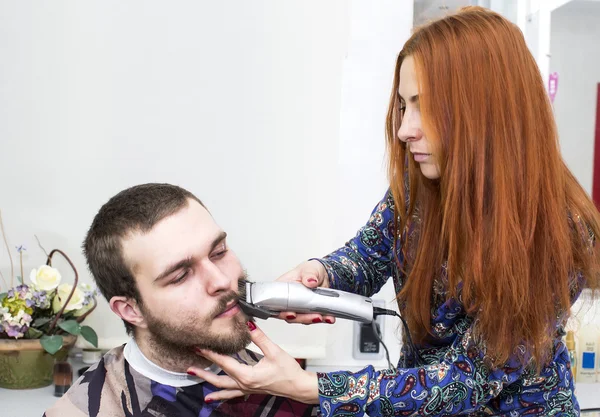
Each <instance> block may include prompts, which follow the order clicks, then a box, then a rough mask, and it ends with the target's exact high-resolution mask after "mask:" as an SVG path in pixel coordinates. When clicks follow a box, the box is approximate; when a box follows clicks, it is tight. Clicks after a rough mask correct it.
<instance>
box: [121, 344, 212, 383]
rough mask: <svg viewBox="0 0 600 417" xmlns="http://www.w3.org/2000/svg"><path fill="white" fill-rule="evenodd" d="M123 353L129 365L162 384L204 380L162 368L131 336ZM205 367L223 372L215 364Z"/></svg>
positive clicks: (210, 370)
mask: <svg viewBox="0 0 600 417" xmlns="http://www.w3.org/2000/svg"><path fill="white" fill-rule="evenodd" d="M123 355H124V356H125V359H126V360H127V362H129V366H131V367H132V368H133V369H135V370H136V371H138V372H139V373H140V374H142V375H144V376H145V377H146V378H150V379H151V380H153V381H156V382H158V383H160V384H164V385H169V386H171V387H189V386H190V385H196V384H199V383H201V382H204V380H203V379H201V378H198V377H196V376H192V375H188V374H184V373H181V372H172V371H168V370H166V369H164V368H161V367H160V366H158V365H157V364H155V363H154V362H152V361H151V360H150V359H148V358H147V357H146V356H144V354H143V353H142V351H141V350H140V347H139V346H138V344H137V343H136V342H135V340H134V339H133V338H131V339H130V340H129V341H128V342H127V344H126V345H125V349H124V350H123ZM205 369H206V370H207V371H209V372H212V373H215V374H218V373H219V372H221V369H220V368H219V367H218V366H217V365H215V364H213V365H211V366H209V367H208V368H205Z"/></svg>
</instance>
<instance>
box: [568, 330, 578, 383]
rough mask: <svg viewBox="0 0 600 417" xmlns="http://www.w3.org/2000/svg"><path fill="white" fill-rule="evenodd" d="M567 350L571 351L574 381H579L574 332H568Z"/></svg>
mask: <svg viewBox="0 0 600 417" xmlns="http://www.w3.org/2000/svg"><path fill="white" fill-rule="evenodd" d="M567 350H568V351H569V360H570V361H571V374H573V380H574V381H576V380H577V352H576V350H575V334H574V333H573V331H572V330H569V331H568V332H567Z"/></svg>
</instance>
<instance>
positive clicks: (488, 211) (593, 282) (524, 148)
mask: <svg viewBox="0 0 600 417" xmlns="http://www.w3.org/2000/svg"><path fill="white" fill-rule="evenodd" d="M409 55H410V56H412V57H413V58H414V61H415V68H416V72H417V79H418V81H419V99H420V105H421V117H422V123H423V131H424V133H425V135H426V137H427V138H428V139H429V140H430V141H431V142H432V143H433V144H434V147H435V151H434V152H435V154H436V157H437V159H438V161H439V163H440V172H441V177H440V179H439V180H437V181H431V180H428V179H426V178H425V177H424V176H423V175H422V174H421V173H420V170H419V166H418V165H417V164H416V163H415V162H414V161H413V160H412V158H407V154H406V146H405V144H404V143H402V142H401V141H399V140H398V138H397V132H398V129H399V127H400V124H401V121H402V120H401V118H402V114H401V112H400V102H399V98H398V94H397V91H398V85H399V70H400V66H401V65H402V62H403V59H404V58H405V57H407V56H409ZM386 135H387V144H388V155H389V178H390V184H391V190H392V193H393V196H394V200H395V203H396V207H397V212H398V216H399V218H398V222H397V232H398V233H397V235H398V237H400V236H403V235H406V232H407V231H408V230H409V229H410V230H414V231H415V232H414V233H413V234H412V236H415V237H413V238H410V239H408V238H407V239H401V241H400V245H401V246H402V252H403V253H404V255H405V257H406V258H405V262H404V264H403V265H402V268H403V269H404V271H405V272H406V274H407V277H406V280H405V284H404V287H403V289H402V290H401V292H400V293H399V294H398V300H399V303H400V305H401V308H402V309H403V311H404V314H405V315H406V316H407V318H408V319H409V323H410V327H411V330H412V331H413V332H414V333H415V335H416V339H417V340H420V341H424V340H425V339H426V338H427V332H431V330H430V329H431V318H432V317H431V307H432V306H431V296H430V295H431V294H432V288H433V285H434V282H435V280H436V279H440V275H441V271H442V264H443V263H444V262H447V268H446V270H447V278H448V297H457V296H458V295H459V294H458V288H461V294H460V296H461V298H462V302H463V304H464V306H465V308H466V311H467V313H468V314H470V315H472V316H473V317H475V318H476V326H475V330H476V333H477V335H479V336H480V337H482V338H483V340H484V341H485V343H486V346H487V349H488V354H490V355H491V356H492V357H493V358H495V362H496V363H497V364H502V363H504V361H505V360H507V359H508V357H509V356H510V355H511V354H512V353H513V350H514V349H515V347H516V346H517V345H519V344H523V343H525V345H526V347H527V349H528V351H529V353H530V354H531V355H532V356H533V357H534V358H535V359H536V360H537V361H538V365H541V363H542V362H543V361H545V360H547V359H548V354H549V353H550V347H551V346H552V345H551V340H552V338H553V337H555V332H556V325H557V316H558V315H559V314H560V313H561V312H563V313H565V314H568V312H569V309H570V306H571V299H570V292H569V285H570V281H569V280H570V279H575V273H576V271H581V272H582V273H583V275H584V277H585V280H586V281H585V285H586V286H587V287H590V288H598V287H599V286H600V279H599V275H598V272H599V270H598V256H597V253H596V251H595V250H594V249H593V248H592V247H591V246H590V238H589V234H588V233H587V230H588V228H589V230H590V231H591V232H593V233H595V234H598V233H599V232H600V215H599V213H598V211H597V210H596V208H595V206H594V204H593V202H592V201H591V199H590V198H589V196H588V195H587V194H586V192H585V191H584V190H583V188H582V187H581V186H580V184H579V183H578V182H577V180H576V179H575V177H574V176H573V175H572V174H571V172H570V171H569V169H568V168H567V167H566V165H565V163H564V161H563V160H562V157H561V155H560V151H559V143H558V135H557V130H556V126H555V122H554V117H553V114H552V108H551V105H550V102H549V100H548V97H547V94H546V90H545V88H544V83H543V80H542V77H541V75H540V72H539V69H538V67H537V65H536V63H535V60H534V59H533V57H532V55H531V53H530V52H529V50H528V48H527V45H526V43H525V40H524V38H523V35H522V33H521V31H520V30H519V29H518V27H516V26H515V25H514V24H512V23H511V22H510V21H508V20H507V19H505V18H504V17H502V16H501V15H499V14H497V13H493V12H491V11H489V10H486V9H483V8H480V7H467V8H463V9H461V11H460V12H458V13H457V14H454V15H451V16H448V17H445V18H443V19H441V20H438V21H435V22H432V23H430V24H428V25H426V26H424V27H421V28H419V29H417V30H416V31H415V32H414V33H413V35H412V36H411V38H410V39H409V40H408V41H407V42H406V44H405V46H404V48H403V49H402V51H401V52H400V54H399V57H398V60H397V63H396V71H395V78H394V86H393V90H392V96H391V101H390V106H389V110H388V115H387V121H386ZM406 175H407V177H408V183H409V190H410V191H409V193H410V195H409V196H406V195H405V194H406V192H405V181H406V177H405V176H406ZM407 197H410V198H409V201H410V204H409V206H408V210H404V207H405V202H406V199H407ZM571 219H572V220H571Z"/></svg>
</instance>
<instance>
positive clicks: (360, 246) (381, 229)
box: [317, 190, 396, 297]
mask: <svg viewBox="0 0 600 417" xmlns="http://www.w3.org/2000/svg"><path fill="white" fill-rule="evenodd" d="M394 218H395V207H394V199H393V197H392V193H391V191H390V190H388V191H387V192H386V193H385V196H384V197H383V199H382V200H381V201H380V202H379V203H378V204H377V206H376V207H375V209H374V210H373V211H372V213H371V216H370V218H369V221H368V222H367V223H366V224H365V225H364V226H363V227H361V228H360V229H359V231H358V233H357V234H356V236H355V237H354V238H352V239H350V240H349V241H348V242H347V243H346V244H345V245H344V246H343V247H341V248H340V249H338V250H336V251H334V252H332V253H330V254H329V255H327V256H325V257H323V258H321V259H317V260H318V261H319V262H321V263H322V264H323V266H324V267H325V269H326V271H327V274H328V278H329V287H331V288H335V289H339V290H343V291H349V292H353V293H355V294H361V295H364V296H367V297H370V296H372V295H373V294H375V293H376V292H378V291H379V290H380V289H381V287H382V286H383V285H384V284H385V283H386V281H387V280H388V278H389V277H390V276H392V275H393V274H394V273H395V269H396V262H395V259H394V248H393V246H394V233H395V224H394Z"/></svg>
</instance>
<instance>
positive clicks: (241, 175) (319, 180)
mask: <svg viewBox="0 0 600 417" xmlns="http://www.w3.org/2000/svg"><path fill="white" fill-rule="evenodd" d="M348 10H349V4H348V3H347V2H345V1H343V0H338V1H328V2H321V1H312V2H280V1H276V0H262V1H253V2H246V1H241V0H239V1H211V2H208V1H206V2H196V1H179V2H168V3H167V2H164V1H157V0H144V1H139V0H138V1H128V2H121V1H115V0H111V1H106V0H102V1H89V2H72V1H70V2H68V1H54V0H53V1H37V2H27V1H19V2H8V1H7V2H2V3H0V51H2V65H1V66H0V119H1V121H0V137H1V138H2V139H1V140H2V151H1V152H0V181H1V187H0V190H1V192H0V209H1V210H2V214H3V217H4V222H5V226H6V232H7V235H8V237H9V239H10V244H11V250H12V252H13V256H14V255H15V254H16V251H15V250H14V246H15V245H20V244H25V245H26V247H27V248H28V252H27V254H26V255H27V256H26V258H25V269H26V275H28V271H29V270H30V269H31V268H33V267H36V266H38V265H39V264H41V263H43V262H44V260H45V259H44V256H43V253H42V252H41V250H39V249H38V248H37V246H36V243H35V240H34V237H33V235H34V234H37V235H38V236H39V237H40V239H41V241H42V243H43V244H44V246H45V247H46V249H48V250H50V249H52V248H60V249H63V250H64V251H66V252H67V254H69V255H70V256H71V257H72V258H73V260H74V262H75V264H76V265H77V267H78V270H79V273H80V274H81V276H82V280H83V281H86V282H91V278H90V276H89V274H88V272H87V270H86V267H85V262H84V258H83V256H82V254H81V250H80V245H81V243H82V240H83V238H84V234H85V232H86V230H87V228H88V227H89V225H90V223H91V221H92V218H93V216H94V215H95V213H96V212H97V210H98V209H99V207H100V206H101V204H103V203H104V202H105V201H106V200H107V199H108V198H109V197H111V196H112V195H114V194H115V193H116V192H118V191H120V190H122V189H123V188H125V187H128V186H131V185H134V184H138V183H144V182H150V181H159V182H170V183H174V184H179V185H181V186H183V187H185V188H187V189H189V190H191V191H193V192H194V193H196V194H197V195H198V196H199V197H200V198H201V199H203V200H204V202H205V203H206V204H207V205H208V207H209V208H210V210H211V211H212V212H213V213H214V215H215V217H216V219H217V221H218V222H219V223H220V224H221V225H222V227H224V229H225V230H227V231H228V232H229V234H230V243H231V247H232V248H233V249H234V250H236V252H237V253H238V255H239V256H240V258H241V260H242V262H243V263H244V264H245V266H246V267H247V269H248V271H249V273H250V274H251V276H252V277H253V278H254V279H258V280H272V279H275V278H277V276H279V275H280V274H282V273H283V272H286V271H287V270H288V269H290V268H292V267H293V266H295V265H296V264H297V263H299V262H301V261H302V260H304V259H306V258H308V257H310V256H315V255H320V254H324V253H326V252H327V251H329V250H331V249H332V248H334V247H335V246H336V244H337V243H336V239H335V235H336V227H337V226H336V223H335V218H336V215H337V213H336V212H335V211H334V210H332V207H333V206H334V205H335V204H337V201H336V198H337V194H335V193H333V192H332V189H333V187H332V186H331V185H333V184H336V183H337V179H338V175H339V174H338V172H339V168H338V159H339V152H338V148H339V143H338V140H339V135H340V106H341V102H340V100H341V94H340V91H341V85H342V66H343V59H344V56H345V54H346V48H347V41H348V36H349V35H348V27H349V26H348V19H349V15H348ZM374 140H375V141H378V140H381V137H377V138H375V139H374ZM369 198H370V197H369ZM370 199H371V200H373V202H374V201H375V199H374V198H370ZM347 229H348V232H350V231H351V230H352V227H348V228H347ZM57 265H59V266H61V269H62V270H63V272H64V273H65V276H66V277H67V279H68V280H70V279H72V276H71V274H70V273H67V269H66V266H65V265H66V264H65V263H58V264H57ZM0 268H1V271H2V273H3V274H4V276H9V274H10V271H9V269H10V268H9V260H8V256H7V254H6V252H5V251H4V249H2V250H0ZM0 285H1V284H0ZM169 301H172V302H176V300H169ZM89 324H90V325H92V326H93V327H94V328H95V329H96V331H97V332H98V334H99V335H100V337H101V338H103V339H105V341H104V345H105V346H111V345H114V344H116V343H119V342H120V341H122V340H123V339H124V338H125V333H124V331H123V326H122V324H121V322H120V320H118V319H117V318H116V316H114V315H113V314H112V313H111V312H110V310H109V309H108V307H107V304H106V303H105V302H104V301H103V302H102V303H101V305H100V307H99V308H98V310H97V311H96V312H95V313H94V314H93V315H92V316H90V319H89ZM278 324H279V326H278ZM265 327H266V328H267V330H269V329H271V328H273V329H275V330H269V332H270V334H271V335H272V336H273V338H274V339H275V340H276V341H278V342H280V343H282V344H283V345H284V346H288V347H289V348H290V350H291V351H292V352H293V353H298V350H299V349H302V348H304V350H303V351H302V352H301V353H302V354H304V355H306V356H311V355H315V354H321V353H322V350H318V348H319V347H321V348H322V345H323V344H324V343H325V342H324V339H325V334H326V329H325V327H324V326H311V327H305V326H301V327H298V326H294V327H291V326H285V324H283V323H272V321H269V322H268V324H266V325H265ZM306 340H313V341H314V342H313V343H311V344H310V345H309V346H305V345H306V344H305V341H306ZM307 347H309V348H315V349H313V350H310V349H309V350H308V351H307V349H306V348H307ZM298 354H300V353H298Z"/></svg>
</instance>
